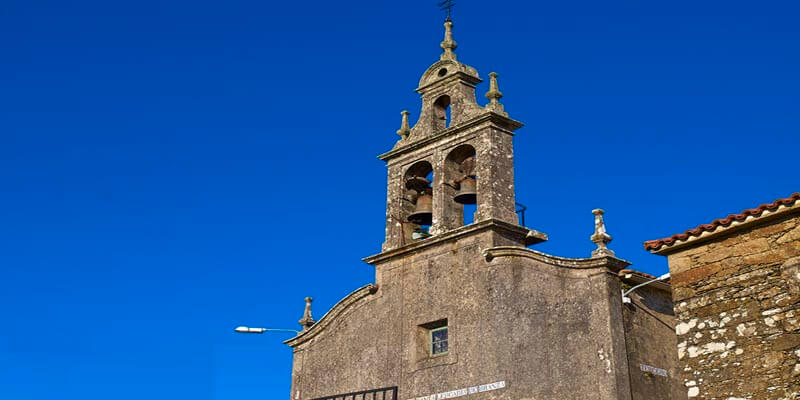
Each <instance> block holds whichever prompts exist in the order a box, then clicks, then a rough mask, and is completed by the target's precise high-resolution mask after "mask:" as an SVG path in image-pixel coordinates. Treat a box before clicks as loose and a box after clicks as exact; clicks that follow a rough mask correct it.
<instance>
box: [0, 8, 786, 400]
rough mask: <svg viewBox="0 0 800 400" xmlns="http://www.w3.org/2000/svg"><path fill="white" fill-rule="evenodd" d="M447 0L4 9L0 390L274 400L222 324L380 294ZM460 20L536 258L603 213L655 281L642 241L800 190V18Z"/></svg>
mask: <svg viewBox="0 0 800 400" xmlns="http://www.w3.org/2000/svg"><path fill="white" fill-rule="evenodd" d="M435 2H436V1H435V0H431V1H414V2H392V3H389V2H366V1H349V2H342V1H337V2H330V1H316V0H306V1H299V2H292V1H282V2H272V1H267V2H263V1H262V2H257V1H253V2H241V1H235V0H234V1H226V2H207V1H191V2H188V1H170V2H165V1H159V2H154V1H138V2H113V1H112V2H109V1H78V2H72V1H50V2H42V1H17V0H5V1H3V2H2V3H1V4H0V35H1V36H0V37H2V40H0V182H1V183H0V185H1V186H0V188H1V190H2V192H1V193H0V268H2V276H0V398H3V399H9V400H10V399H14V400H24V399H37V400H38V399H72V398H75V399H82V400H92V399H105V398H107V397H108V396H113V397H114V398H115V399H141V398H147V399H162V398H163V399H168V398H169V399H172V398H193V399H239V398H241V396H248V397H249V398H261V399H278V398H286V396H288V391H289V390H288V387H289V377H290V362H291V352H290V349H289V348H288V347H286V346H285V345H283V344H282V343H281V341H282V340H284V339H286V338H287V336H286V335H282V334H273V335H263V336H257V335H255V336H242V335H235V334H233V333H232V328H233V327H234V326H236V325H238V324H240V323H247V324H251V325H257V326H273V327H284V328H296V327H298V326H299V325H298V324H297V320H298V319H299V318H300V317H301V314H302V311H303V297H304V296H313V297H314V298H315V299H316V300H315V302H314V310H315V316H316V317H317V318H319V317H320V316H322V314H323V313H324V312H325V311H326V310H327V309H328V308H329V307H330V306H332V305H333V304H334V303H335V302H336V301H338V300H339V299H340V298H341V297H343V296H344V295H346V294H348V293H349V292H350V291H351V290H353V289H355V288H357V287H359V286H362V285H364V284H366V283H369V282H371V281H372V279H373V270H372V267H370V266H368V265H367V264H364V263H363V262H361V261H360V259H361V258H362V257H364V256H367V255H371V254H374V253H376V252H378V251H379V249H380V245H381V242H382V239H383V230H384V226H383V224H384V222H383V221H384V202H385V178H386V171H385V169H384V165H383V163H382V162H381V161H379V160H377V159H376V158H375V156H376V155H377V154H379V153H382V152H384V151H386V150H388V149H389V148H390V147H391V146H392V145H393V143H394V142H395V140H396V139H397V135H396V134H395V130H397V128H398V127H399V123H400V111H401V110H403V109H408V110H410V111H411V118H412V123H413V121H414V120H415V119H416V117H417V115H418V113H419V99H418V96H417V94H416V93H415V92H414V91H413V89H414V88H415V87H416V84H417V82H418V79H419V77H420V75H421V74H422V72H423V71H424V70H425V69H426V68H427V67H428V66H429V65H430V64H432V63H433V62H435V61H436V60H437V59H438V56H439V53H440V49H439V47H438V45H439V42H440V41H441V39H442V25H441V24H442V21H443V17H442V14H441V13H440V12H438V10H437V9H436V7H435ZM458 3H459V4H458V6H457V7H456V9H455V12H454V20H455V25H456V26H455V39H456V40H457V41H458V43H459V48H458V50H457V53H458V55H459V60H461V61H462V62H465V63H467V64H469V65H472V66H474V67H475V68H477V69H478V71H479V72H480V74H481V76H482V77H484V78H485V77H486V76H487V74H488V73H489V72H491V71H496V72H498V73H499V74H500V89H501V90H502V91H503V92H504V93H505V98H503V103H504V104H505V107H506V110H507V111H508V112H509V113H510V115H511V116H512V117H513V118H515V119H518V120H520V121H522V122H524V123H525V124H526V126H525V127H524V128H522V129H520V130H519V131H518V135H517V136H516V138H515V147H516V154H515V155H516V183H517V196H518V199H519V201H521V202H523V203H525V204H527V205H528V206H529V207H530V211H529V212H528V215H527V222H528V225H529V226H530V227H532V228H534V229H538V230H541V231H543V232H546V233H548V234H549V235H550V241H549V242H547V243H544V244H541V245H537V246H536V247H535V248H536V249H539V250H542V251H546V252H550V253H553V254H557V255H561V256H574V257H577V256H587V255H588V254H589V252H590V251H591V250H592V248H593V245H592V244H591V243H590V242H589V235H590V234H591V231H592V227H593V221H592V215H591V213H590V210H591V209H592V208H596V207H602V208H605V209H606V212H607V214H606V222H607V225H608V230H609V233H610V234H612V235H613V236H614V241H613V242H612V244H611V246H610V247H611V248H612V249H614V250H616V252H617V255H618V256H620V257H621V258H625V259H628V260H630V261H632V262H634V264H635V267H636V268H639V269H641V270H644V271H647V272H651V273H662V272H664V271H665V270H666V261H665V260H664V259H663V258H661V257H658V256H653V255H649V254H648V253H646V252H644V251H643V250H642V247H641V243H642V241H644V240H648V239H655V238H659V237H662V236H666V235H669V234H672V233H676V232H679V231H683V230H685V229H687V228H690V227H693V226H696V225H697V224H700V223H705V222H708V221H710V220H711V219H713V218H718V217H724V216H726V215H727V214H729V213H733V212H738V211H740V210H742V209H744V208H749V207H755V206H757V205H758V204H760V203H764V202H769V201H772V200H774V199H775V198H778V197H784V196H787V195H789V194H790V193H792V192H794V191H798V190H800V182H798V181H799V180H800V179H798V173H797V171H798V168H797V165H798V164H797V155H798V148H799V147H800V146H798V145H799V144H800V78H799V77H798V71H800V51H798V47H799V44H800V24H798V23H797V21H798V18H800V12H799V11H800V10H798V4H797V2H796V1H774V2H759V3H754V2H752V1H748V2H745V1H701V2H698V1H685V0H679V1H677V2H675V1H673V2H633V1H625V2H612V3H608V2H597V1H558V2H552V1H549V2H535V1H504V2H478V1H469V0H461V1H459V2H458ZM486 90H487V88H486V84H485V83H484V84H482V85H481V86H480V87H479V89H478V93H479V96H481V98H480V99H481V101H483V98H482V94H483V93H485V92H486ZM354 389H358V388H354Z"/></svg>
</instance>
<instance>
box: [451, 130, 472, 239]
mask: <svg viewBox="0 0 800 400" xmlns="http://www.w3.org/2000/svg"><path fill="white" fill-rule="evenodd" d="M475 161H476V160H475V148H474V147H472V146H471V145H468V144H462V145H460V146H458V147H456V148H455V149H453V150H452V151H451V152H450V154H448V155H447V158H446V160H445V182H447V185H446V186H447V187H448V192H449V193H446V196H445V198H446V199H449V201H448V204H447V208H448V210H447V213H448V214H450V215H452V216H453V217H452V218H451V219H450V222H451V223H452V224H453V226H454V227H457V226H463V225H469V224H471V223H472V222H474V220H475V213H476V212H477V210H478V175H477V171H476V162H475Z"/></svg>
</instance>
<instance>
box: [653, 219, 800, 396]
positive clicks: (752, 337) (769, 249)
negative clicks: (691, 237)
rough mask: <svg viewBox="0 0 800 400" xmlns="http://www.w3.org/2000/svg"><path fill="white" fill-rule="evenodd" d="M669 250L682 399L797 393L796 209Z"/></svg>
mask: <svg viewBox="0 0 800 400" xmlns="http://www.w3.org/2000/svg"><path fill="white" fill-rule="evenodd" d="M793 214H794V215H789V216H783V217H781V218H780V219H773V220H772V221H768V222H767V221H764V222H759V221H756V224H752V225H751V226H749V227H744V226H743V227H742V228H741V229H738V230H730V231H729V232H727V233H725V234H722V235H715V236H714V237H713V238H708V240H705V241H698V242H700V244H696V245H688V246H684V247H683V248H682V249H681V250H677V251H676V252H674V253H672V254H670V255H669V265H670V272H671V274H672V286H673V299H674V302H675V315H676V318H677V322H678V323H677V325H676V328H675V331H676V333H677V336H678V357H679V360H680V365H681V374H682V378H683V382H684V385H685V387H686V390H687V394H688V397H689V399H727V400H736V399H765V400H770V399H800V216H798V215H797V213H793Z"/></svg>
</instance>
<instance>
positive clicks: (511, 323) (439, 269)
mask: <svg viewBox="0 0 800 400" xmlns="http://www.w3.org/2000/svg"><path fill="white" fill-rule="evenodd" d="M444 26H445V37H444V41H442V43H441V47H442V50H443V53H442V55H441V56H440V59H439V60H438V61H437V62H435V63H434V64H433V65H431V66H430V67H428V69H427V70H426V71H425V72H424V73H423V74H422V78H421V79H420V81H419V87H418V88H417V92H418V93H419V94H420V96H421V98H422V109H421V110H420V113H419V116H418V118H417V121H416V123H415V124H414V126H413V128H412V127H411V124H410V123H409V113H408V112H407V111H403V113H402V116H403V117H402V122H401V127H400V129H399V130H398V131H397V133H398V134H399V135H400V139H399V140H398V141H397V143H396V144H395V145H394V146H393V148H392V149H391V151H389V152H387V153H385V154H383V155H381V156H380V159H382V160H384V161H385V162H386V164H387V168H388V190H387V193H388V195H387V207H386V236H385V240H384V242H383V246H382V249H381V252H380V253H378V254H374V255H371V256H369V257H366V258H364V259H363V260H364V261H365V262H366V263H368V264H370V265H371V266H373V267H374V268H375V280H374V282H373V283H368V284H366V285H364V286H362V287H361V288H358V289H356V290H354V291H352V292H351V293H350V294H348V295H346V296H344V297H343V298H342V299H341V300H340V301H339V302H338V303H336V304H335V305H334V306H333V307H332V308H331V309H330V310H329V311H328V312H326V313H325V315H324V316H323V317H322V318H320V319H319V320H317V321H314V320H313V319H312V318H311V317H310V314H311V312H310V299H308V300H307V301H306V305H307V306H306V313H305V314H304V318H303V319H302V320H301V325H302V326H303V330H302V331H301V332H299V333H298V334H297V336H295V337H294V338H292V339H289V340H287V341H286V344H288V345H289V346H291V347H292V350H293V361H292V391H291V398H292V399H294V400H340V399H346V400H349V399H355V400H361V399H365V400H378V399H380V400H429V399H444V398H447V399H450V398H456V397H458V398H461V397H464V399H465V400H496V399H578V398H580V399H593V400H631V399H632V397H631V393H632V390H639V389H637V388H638V387H640V386H641V387H642V388H643V389H641V391H642V392H644V393H646V395H643V396H639V397H635V399H637V400H638V399H648V400H649V399H673V398H675V397H670V396H669V395H662V394H663V393H666V392H667V391H668V390H669V387H670V386H669V385H670V384H671V383H672V382H671V381H670V380H668V379H666V378H665V379H660V378H658V379H656V378H652V377H643V375H641V371H639V368H641V367H640V364H641V365H647V366H649V367H648V368H650V369H652V370H655V371H661V370H662V369H663V370H666V368H668V367H670V365H672V364H669V363H668V362H667V361H665V360H667V356H666V355H665V354H664V353H663V352H659V351H658V350H653V351H651V350H649V349H650V347H655V348H656V349H660V348H663V349H667V350H666V351H668V352H669V354H671V355H674V351H673V350H672V349H674V348H675V346H676V344H674V343H669V345H668V346H657V345H656V346H650V345H652V342H653V341H652V340H648V341H644V340H642V341H641V343H644V344H642V345H641V346H640V347H635V346H633V345H631V347H630V348H629V347H627V344H626V340H628V339H629V338H634V339H636V338H639V337H640V336H643V335H639V336H633V335H628V336H626V332H625V325H624V323H625V321H624V319H623V315H624V314H623V313H624V312H626V311H624V310H623V303H622V297H621V294H622V292H621V283H620V277H619V275H618V274H619V273H620V272H621V271H622V270H623V269H624V268H626V267H627V266H628V265H629V263H628V262H626V261H625V260H622V259H619V258H616V256H615V255H614V252H613V251H612V250H610V249H609V248H608V243H609V242H610V241H611V235H609V234H608V233H607V232H606V229H605V222H604V220H603V216H602V210H599V209H598V210H595V211H594V214H595V224H594V225H595V229H594V235H592V238H591V240H592V241H594V242H595V243H596V244H597V247H598V248H597V250H595V251H594V252H592V253H591V256H589V254H586V257H580V258H570V257H560V256H555V255H550V254H545V253H543V252H540V251H535V250H532V249H529V248H527V246H528V245H530V244H534V243H538V242H542V241H544V240H547V235H545V234H544V233H541V232H537V231H534V230H532V229H529V228H527V227H524V226H521V225H520V224H519V223H518V222H517V221H518V219H517V214H516V212H515V205H516V203H515V199H514V157H513V148H512V139H513V136H514V131H515V130H516V129H518V128H520V127H521V126H522V124H521V123H519V122H517V121H515V120H513V119H511V118H509V116H508V114H506V112H505V110H504V109H503V106H502V105H501V104H500V102H499V100H500V98H501V97H502V94H501V93H500V90H499V88H498V85H497V74H494V73H491V74H489V78H490V80H489V85H488V86H489V90H488V93H486V97H487V98H488V102H487V103H486V105H480V104H478V102H477V100H476V96H475V89H476V85H478V84H479V83H480V82H481V79H480V77H479V76H478V72H477V71H476V70H475V69H474V68H472V67H470V66H468V65H465V64H462V63H460V62H458V60H457V59H456V54H455V52H454V50H455V48H456V42H455V41H454V40H453V23H452V21H450V20H449V19H448V20H447V21H446V22H445V24H444ZM465 213H470V214H472V218H469V217H470V216H469V215H468V216H466V217H467V218H465V215H464V214H465ZM587 214H588V210H587ZM589 221H590V220H589V219H588V218H587V233H588V231H590V230H589V229H588V228H590V227H591V224H590V223H589ZM630 275H631V276H632V274H630ZM623 276H627V275H623ZM626 279H627V278H626ZM650 303H652V302H650ZM625 315H627V314H625ZM651 315H654V314H653V313H651V312H650V311H649V310H648V313H639V314H636V315H634V317H636V318H637V319H636V320H635V322H636V324H637V326H636V327H635V328H636V329H639V330H643V329H640V326H644V327H650V326H651V325H653V326H655V328H654V329H660V331H658V332H657V333H658V334H657V335H650V336H648V337H661V336H659V335H661V333H664V334H666V335H669V338H672V337H673V330H672V329H671V327H669V325H668V324H664V323H663V322H659V324H660V325H655V324H656V322H653V321H651V320H650V319H648V318H651V319H652V318H653V317H649V316H651ZM648 324H649V325H648ZM630 340H633V339H630ZM636 343H640V342H636ZM636 343H633V344H634V345H635V344H636ZM637 346H638V345H637ZM640 348H641V349H642V350H641V351H639V350H637V349H640ZM629 359H631V360H634V361H635V362H636V363H635V364H630V365H633V367H631V368H629V363H628V360H629ZM648 371H649V370H648ZM637 374H638V375H637ZM669 374H670V376H672V375H674V371H673V370H670V372H669ZM631 376H639V377H643V378H641V379H638V380H635V379H634V381H635V382H638V383H636V384H637V385H639V386H632V385H631V378H630V377H631ZM645 379H646V380H645ZM632 388H633V389H632ZM650 393H655V395H650Z"/></svg>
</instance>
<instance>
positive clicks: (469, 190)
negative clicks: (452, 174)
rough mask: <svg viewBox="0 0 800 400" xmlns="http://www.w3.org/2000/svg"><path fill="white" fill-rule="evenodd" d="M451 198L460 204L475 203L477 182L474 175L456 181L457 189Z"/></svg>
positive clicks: (476, 199)
mask: <svg viewBox="0 0 800 400" xmlns="http://www.w3.org/2000/svg"><path fill="white" fill-rule="evenodd" d="M453 200H455V201H456V203H460V204H476V203H477V202H478V182H477V181H476V180H475V177H474V176H466V177H464V179H462V180H461V182H459V183H458V191H456V195H455V196H454V197H453Z"/></svg>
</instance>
